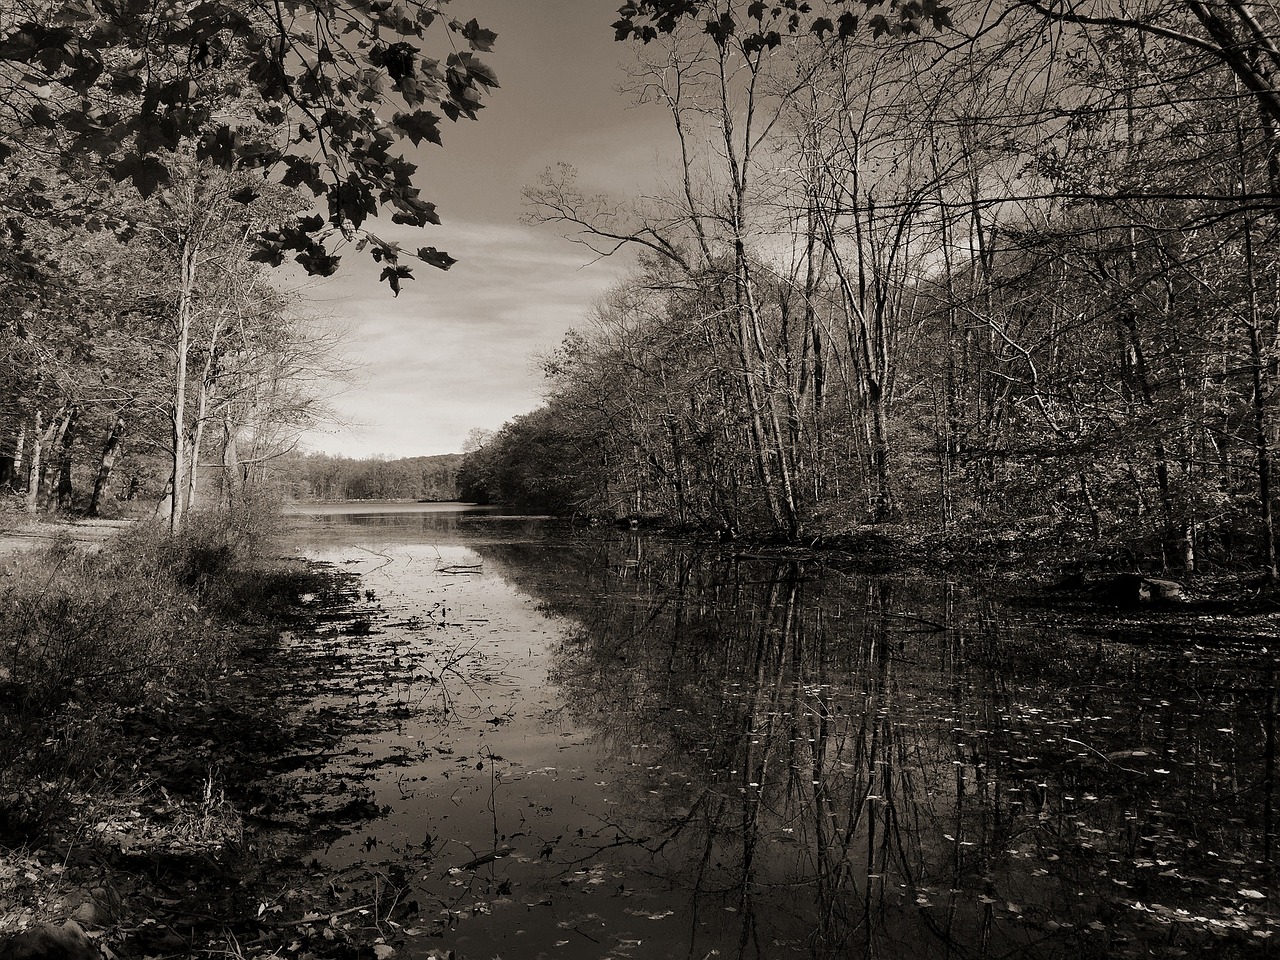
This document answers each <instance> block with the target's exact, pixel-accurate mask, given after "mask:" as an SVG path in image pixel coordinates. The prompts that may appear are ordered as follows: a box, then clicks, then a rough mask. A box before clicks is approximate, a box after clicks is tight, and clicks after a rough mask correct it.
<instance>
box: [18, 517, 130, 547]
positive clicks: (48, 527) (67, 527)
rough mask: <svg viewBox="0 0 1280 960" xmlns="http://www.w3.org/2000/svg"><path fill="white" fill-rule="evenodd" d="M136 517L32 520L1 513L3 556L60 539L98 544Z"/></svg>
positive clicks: (84, 543)
mask: <svg viewBox="0 0 1280 960" xmlns="http://www.w3.org/2000/svg"><path fill="white" fill-rule="evenodd" d="M131 523H133V521H132V520H59V521H56V522H50V521H45V520H31V519H28V518H27V517H15V516H12V515H2V514H0V556H6V555H8V554H12V553H17V552H19V551H20V550H27V549H30V548H32V547H42V546H47V545H48V544H51V543H54V542H55V541H57V540H60V539H64V538H65V539H69V540H71V541H72V542H73V543H77V544H80V545H88V546H97V545H98V544H101V543H103V542H104V541H106V540H108V539H110V538H111V537H113V536H115V534H116V533H117V532H119V531H120V530H121V529H123V528H124V527H127V526H128V525H129V524H131Z"/></svg>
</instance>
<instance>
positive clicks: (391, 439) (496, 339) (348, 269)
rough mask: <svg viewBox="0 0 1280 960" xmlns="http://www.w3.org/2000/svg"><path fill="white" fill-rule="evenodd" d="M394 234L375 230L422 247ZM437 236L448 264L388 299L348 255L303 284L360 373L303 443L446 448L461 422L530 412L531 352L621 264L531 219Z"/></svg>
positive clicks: (418, 274) (578, 313) (371, 272)
mask: <svg viewBox="0 0 1280 960" xmlns="http://www.w3.org/2000/svg"><path fill="white" fill-rule="evenodd" d="M397 231H402V228H393V229H390V230H387V231H386V232H385V233H384V236H385V238H386V239H391V240H396V241H399V242H401V243H402V244H403V246H404V247H405V248H407V249H413V248H414V246H415V245H422V244H423V241H422V240H421V239H420V236H419V237H417V238H414V239H412V240H411V239H410V237H409V236H398V235H397ZM402 232H403V231H402ZM448 233H449V242H448V249H449V251H450V253H451V254H452V255H453V256H455V257H457V258H458V263H457V264H455V265H454V266H453V268H452V269H450V270H449V271H447V272H440V271H437V270H435V269H433V268H431V267H427V266H425V265H420V266H419V267H418V268H417V269H415V271H414V274H415V279H414V280H413V281H411V282H408V283H406V284H405V285H404V288H403V290H402V292H401V294H400V296H399V297H392V295H391V291H390V290H389V289H388V288H387V287H386V286H385V285H384V284H380V283H378V280H377V273H378V268H377V267H376V266H375V265H373V264H371V263H368V262H365V261H364V260H363V258H362V255H360V254H351V255H349V256H348V259H347V260H346V261H344V264H343V267H344V271H345V272H343V273H340V274H339V275H338V276H336V277H335V278H332V279H330V280H328V281H325V282H323V283H320V284H314V285H312V286H311V287H310V289H309V291H308V295H309V297H310V299H311V300H312V301H313V302H314V303H316V304H317V305H318V307H319V308H320V309H321V310H324V311H328V312H329V313H332V314H335V315H339V316H341V317H343V318H344V321H345V322H346V323H348V324H349V326H350V328H351V331H352V333H351V337H350V340H349V342H348V344H347V346H346V349H345V353H346V354H347V355H348V357H349V358H350V359H351V360H352V361H353V362H354V363H355V364H356V365H357V367H358V368H359V370H360V374H359V375H358V377H357V380H356V382H355V383H354V384H353V385H352V386H351V387H350V388H349V389H348V390H347V391H345V392H344V393H342V394H341V395H339V396H338V397H336V398H335V399H334V400H333V402H332V406H333V407H334V409H335V410H336V411H337V413H338V416H339V418H340V419H341V420H343V421H345V422H347V423H349V424H351V426H350V427H348V428H346V429H339V430H336V431H335V430H333V429H326V430H318V431H313V432H312V433H310V434H308V435H307V436H306V437H304V443H305V444H306V445H307V446H309V447H310V448H312V449H318V450H326V451H328V452H334V453H343V454H347V455H350V456H371V455H374V454H386V455H388V456H416V455H423V454H431V453H449V452H456V451H458V450H460V449H461V446H462V442H463V440H464V439H465V438H466V435H467V433H468V432H469V431H470V430H471V429H473V428H475V427H484V428H488V429H494V428H497V427H499V426H501V425H502V423H503V422H505V421H506V420H508V419H510V418H511V417H513V416H515V415H517V414H520V413H525V412H527V411H529V410H531V409H533V408H534V407H536V406H537V405H538V403H539V402H540V398H541V392H542V384H541V380H540V377H539V376H538V374H537V373H536V371H535V370H534V369H533V366H534V365H533V364H532V362H531V357H532V355H533V354H534V353H535V352H539V351H548V350H551V349H553V348H554V347H555V346H556V345H557V344H558V343H559V341H560V340H561V338H562V337H563V336H564V333H565V331H566V330H567V329H568V328H569V327H571V326H573V325H575V324H577V323H579V322H580V321H581V319H582V317H583V315H584V314H585V313H586V311H587V310H589V308H590V307H591V305H592V303H593V302H594V301H595V300H596V299H597V298H598V297H599V296H600V294H601V293H602V292H603V291H604V290H605V288H606V287H608V285H609V284H610V283H612V282H613V281H614V280H615V278H616V277H617V276H618V274H619V272H620V271H621V270H622V269H623V267H624V266H625V264H624V263H623V262H621V261H618V262H613V261H603V262H599V263H596V264H593V265H590V266H584V252H585V251H583V250H582V249H581V248H579V247H576V246H574V245H573V244H570V243H568V242H567V241H563V240H560V239H559V238H557V237H556V236H554V235H553V234H551V233H549V232H547V231H544V230H542V229H539V228H536V227H532V226H525V225H521V224H511V225H508V224H494V223H483V222H475V223H454V224H451V225H450V229H449V231H448ZM426 242H430V241H426Z"/></svg>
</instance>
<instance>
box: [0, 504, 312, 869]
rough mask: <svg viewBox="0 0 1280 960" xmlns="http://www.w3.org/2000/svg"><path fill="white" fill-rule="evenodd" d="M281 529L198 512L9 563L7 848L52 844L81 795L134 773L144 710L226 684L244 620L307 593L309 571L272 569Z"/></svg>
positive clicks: (157, 710)
mask: <svg viewBox="0 0 1280 960" xmlns="http://www.w3.org/2000/svg"><path fill="white" fill-rule="evenodd" d="M270 527H271V522H270V520H269V516H263V515H262V514H261V512H257V513H251V512H249V511H242V512H240V513H238V514H233V515H225V514H223V515H207V516H194V517H192V518H191V522H190V523H189V524H188V525H187V527H186V529H185V530H184V531H183V532H182V534H181V535H180V536H171V535H169V533H168V531H167V530H166V529H165V528H164V527H163V526H161V525H153V524H142V523H139V524H137V525H135V526H133V527H131V528H129V529H126V530H124V531H122V532H121V533H120V535H119V536H118V537H116V538H114V539H113V540H111V541H109V542H108V543H106V544H105V545H104V546H103V547H102V548H101V549H100V550H96V551H86V550H82V549H78V548H76V547H75V546H74V545H73V544H71V543H70V541H59V542H55V543H53V544H52V545H51V546H48V547H46V548H43V549H39V550H33V551H28V552H24V553H20V554H16V555H13V556H10V557H8V558H4V559H2V560H0V843H4V844H9V845H12V844H21V843H34V842H40V841H41V840H42V839H43V838H44V837H45V836H46V835H47V833H48V832H49V831H50V829H51V828H53V827H54V826H56V825H58V824H60V823H62V822H64V821H65V820H66V818H67V817H68V816H70V815H71V810H72V807H74V806H75V802H74V801H75V799H76V798H77V796H79V795H81V794H83V793H84V792H85V791H96V792H99V793H101V792H102V790H103V788H104V786H105V785H106V784H116V785H118V784H120V783H122V782H124V781H127V780H129V779H130V773H131V771H130V769H129V768H130V765H131V764H133V763H134V762H135V761H136V757H135V756H134V754H135V753H136V751H135V750H134V749H132V745H131V743H130V738H131V736H132V735H133V734H132V733H131V731H133V730H135V729H136V728H138V727H139V726H140V725H139V724H138V723H137V722H136V721H137V719H138V718H139V717H142V716H153V715H157V714H163V713H165V712H166V711H170V710H171V709H172V706H173V704H174V703H175V702H179V701H182V700H184V699H190V698H192V697H199V696H201V695H202V694H203V693H204V692H206V691H207V690H208V689H209V687H210V685H211V684H217V683H219V682H222V681H224V680H225V678H226V676H227V671H228V668H229V664H230V663H231V661H232V658H233V657H234V656H236V655H237V653H238V652H239V650H240V647H241V645H242V639H241V638H242V637H243V635H244V632H245V625H246V624H264V623H267V622H270V621H271V620H272V619H274V618H277V617H279V616H280V615H281V614H282V613H283V611H285V610H286V609H287V607H288V605H289V604H290V603H291V602H292V601H293V600H295V599H296V597H297V591H298V589H299V587H298V582H297V579H298V577H299V576H300V573H299V571H297V570H289V569H287V568H281V567H276V568H274V569H270V570H269V571H267V572H266V574H265V575H264V562H265V561H264V557H263V551H264V549H265V547H266V545H267V544H268V543H269V542H270V541H269V540H268V539H267V538H265V537H263V536H261V534H260V531H263V530H268V529H270ZM209 775H210V776H216V774H214V773H211V772H209Z"/></svg>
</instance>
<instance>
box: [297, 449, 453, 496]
mask: <svg viewBox="0 0 1280 960" xmlns="http://www.w3.org/2000/svg"><path fill="white" fill-rule="evenodd" d="M461 463H462V454H460V453H443V454H438V455H436V456H432V457H404V458H401V459H398V460H389V459H386V458H384V457H371V458H369V459H364V460H356V459H353V458H351V457H334V456H330V455H328V454H325V453H306V454H293V455H291V456H288V457H282V458H280V459H279V460H276V461H274V462H273V463H272V472H273V474H274V476H275V479H276V480H277V482H278V483H279V484H280V487H281V490H282V492H283V493H284V494H285V495H286V496H288V497H291V498H293V499H295V500H302V501H316V500H456V499H458V467H459V465H460V464H461Z"/></svg>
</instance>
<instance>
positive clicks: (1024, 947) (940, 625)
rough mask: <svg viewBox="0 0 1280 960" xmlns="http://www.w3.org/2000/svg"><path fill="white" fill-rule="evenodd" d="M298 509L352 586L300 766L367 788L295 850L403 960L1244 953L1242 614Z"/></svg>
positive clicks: (1259, 634) (560, 531)
mask: <svg viewBox="0 0 1280 960" xmlns="http://www.w3.org/2000/svg"><path fill="white" fill-rule="evenodd" d="M307 509H308V510H309V511H310V512H309V513H307V514H306V515H304V516H302V517H299V523H298V528H299V529H298V533H297V537H298V543H299V549H300V550H301V551H302V552H304V553H305V554H306V555H307V556H310V557H314V558H316V559H320V560H326V561H329V562H331V563H334V564H336V565H340V566H342V567H343V568H344V569H350V570H353V571H355V572H358V573H359V574H360V575H361V577H362V590H364V589H367V590H371V591H373V597H374V598H376V599H371V600H369V601H368V602H367V606H368V608H369V610H370V612H371V613H370V629H369V630H368V631H367V633H364V632H361V631H360V630H356V631H348V633H349V634H350V635H349V636H347V635H346V634H344V635H343V637H342V638H341V640H340V641H339V639H338V638H335V639H334V643H335V644H336V643H339V642H341V643H343V644H346V645H347V646H348V649H347V651H346V652H347V653H348V654H351V656H352V659H351V661H350V662H352V663H353V664H354V665H355V666H354V669H355V670H357V671H360V670H364V671H365V673H367V676H362V678H361V683H362V684H364V687H363V689H364V691H365V692H364V694H363V697H364V699H363V700H361V704H360V709H366V708H367V709H368V710H369V716H370V718H371V719H370V722H369V724H368V725H367V727H363V728H362V727H358V726H357V728H356V729H355V730H354V731H353V732H352V733H351V735H350V736H349V737H348V740H347V742H346V743H345V744H344V745H343V750H342V751H339V753H340V754H341V756H337V757H335V758H333V759H332V760H331V761H330V762H329V763H328V765H327V766H326V767H325V768H324V769H322V770H320V771H318V772H317V774H316V776H317V777H319V778H321V779H322V780H324V781H325V782H326V783H328V784H329V785H332V784H333V783H334V782H340V783H342V784H344V785H346V784H350V785H351V788H352V789H353V790H354V789H358V790H359V791H362V793H361V795H362V796H367V797H368V798H370V800H371V803H372V804H373V808H374V809H376V810H377V811H378V812H379V813H380V815H379V816H377V817H375V818H374V819H372V820H371V821H369V822H367V823H363V824H361V825H360V826H359V827H358V828H353V829H350V830H346V831H343V830H335V831H334V832H333V834H332V835H329V836H327V837H326V838H325V842H324V843H323V844H322V845H321V846H319V847H318V848H317V849H316V850H315V851H314V852H315V856H316V858H317V860H318V862H319V864H320V865H321V866H323V868H324V869H327V870H330V871H337V872H338V873H339V874H341V872H342V871H348V872H349V873H350V874H351V875H352V876H353V877H354V876H355V875H356V874H357V873H359V874H361V875H363V876H365V877H368V876H369V875H376V876H378V877H384V878H386V880H387V882H388V890H391V889H394V891H395V893H394V896H395V898H396V901H397V902H396V907H397V908H398V909H399V910H400V914H398V915H399V916H401V917H402V921H401V927H400V929H401V930H402V931H404V932H407V934H408V939H407V942H406V943H405V944H404V945H403V946H401V947H400V951H401V953H400V955H401V956H409V957H426V956H428V955H430V951H432V950H442V949H452V950H454V951H456V954H457V956H458V957H459V958H469V960H475V958H485V960H487V958H490V957H506V958H516V957H518V958H539V957H556V958H566V960H579V958H582V960H585V958H609V957H619V958H620V957H633V958H642V957H643V958H648V957H682V958H684V957H687V958H695V960H703V958H708V957H751V958H775V957H777V958H786V957H812V958H837V957H882V958H919V957H945V956H955V957H1010V956H1016V957H1036V958H1039V957H1062V958H1075V957H1111V956H1119V957H1129V956H1134V957H1136V956H1170V957H1172V956H1182V955H1188V956H1225V957H1231V956H1267V955H1269V953H1270V951H1271V947H1272V941H1273V939H1274V938H1275V931H1276V929H1277V921H1278V920H1280V914H1278V913H1277V910H1276V908H1275V904H1276V900H1275V890H1274V874H1273V862H1274V859H1275V849H1274V848H1275V836H1274V809H1273V805H1274V796H1273V793H1274V765H1275V710H1276V694H1275V690H1276V683H1275V668H1276V659H1277V657H1276V654H1277V652H1280V651H1277V630H1276V620H1275V618H1274V617H1270V616H1256V617H1253V618H1236V619H1229V620H1228V619H1224V618H1222V617H1215V616H1212V615H1209V614H1203V613H1195V612H1184V613H1179V614H1176V615H1174V614H1163V615H1156V616H1155V617H1154V618H1153V617H1152V616H1146V617H1143V618H1138V617H1133V618H1129V619H1123V618H1119V617H1117V615H1116V614H1115V613H1114V612H1112V613H1109V614H1108V613H1107V612H1105V611H1098V610H1090V609H1087V608H1084V607H1076V608H1063V607H1061V606H1058V607H1055V606H1052V605H1047V604H1043V603H1039V604H1037V603H1032V602H1028V601H1027V599H1026V598H1024V597H1020V596H1018V591H1017V590H1016V589H1015V588H1014V587H1013V586H1012V585H1011V584H1010V583H1007V582H1006V583H1000V582H996V581H992V580H989V579H973V580H965V579H955V578H950V579H946V578H928V577H924V576H916V577H901V576H899V577H887V576H877V575H869V574H868V573H866V572H849V571H847V570H841V569H840V568H839V567H838V566H837V565H836V564H835V563H834V561H833V560H832V559H831V558H827V559H825V560H824V559H822V558H819V559H813V558H803V559H801V558H794V557H793V558H788V557H777V556H773V557H771V556H766V555H762V554H761V555H753V554H752V552H751V551H749V550H745V549H737V550H734V549H729V548H719V547H718V548H715V549H707V548H698V547H694V546H691V545H688V544H681V543H675V542H671V541H669V540H664V539H662V538H660V537H656V536H650V535H644V534H642V535H635V534H630V533H625V532H617V531H610V530H603V531H592V532H590V533H586V534H584V533H582V532H581V531H579V532H576V533H575V532H573V531H570V530H569V529H568V528H566V527H563V526H560V525H558V524H556V523H554V522H552V521H548V520H544V519H538V518H522V517H504V516H500V515H497V514H495V513H492V512H488V511H482V510H468V509H464V508H459V507H457V506H453V505H385V506H380V505H360V506H358V507H357V506H351V507H342V508H338V507H316V508H314V509H312V508H307ZM315 709H324V705H323V703H321V704H320V705H319V706H318V707H315ZM374 718H378V719H374ZM344 788H345V786H344ZM316 789H317V790H319V789H322V788H321V787H320V786H316ZM390 895H391V894H390V893H389V894H388V896H390Z"/></svg>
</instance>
